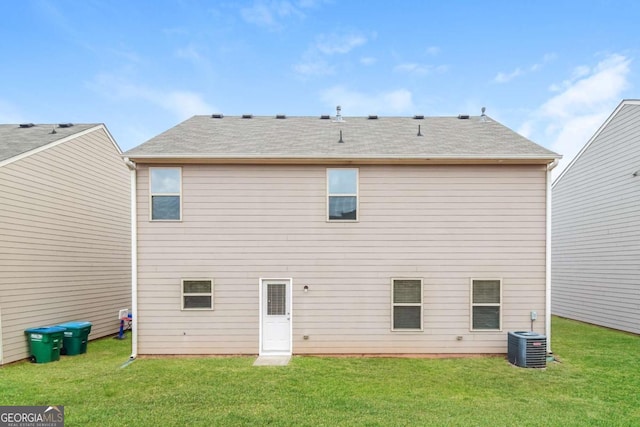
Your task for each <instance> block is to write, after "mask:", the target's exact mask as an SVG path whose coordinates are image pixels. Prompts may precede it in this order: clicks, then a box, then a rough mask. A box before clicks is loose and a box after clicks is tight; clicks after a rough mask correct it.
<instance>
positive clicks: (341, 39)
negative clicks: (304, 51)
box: [315, 33, 367, 55]
mask: <svg viewBox="0 0 640 427" xmlns="http://www.w3.org/2000/svg"><path fill="white" fill-rule="evenodd" d="M366 42H367V38H366V37H365V36H363V35H362V34H355V33H349V34H337V33H333V34H321V35H319V36H318V38H317V40H316V44H315V47H316V49H318V51H319V52H320V53H322V54H324V55H333V54H336V53H339V54H345V53H349V52H350V51H351V50H353V49H354V48H356V47H358V46H362V45H363V44H365V43H366Z"/></svg>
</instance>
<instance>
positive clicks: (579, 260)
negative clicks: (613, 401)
mask: <svg viewBox="0 0 640 427" xmlns="http://www.w3.org/2000/svg"><path fill="white" fill-rule="evenodd" d="M552 235H553V249H552V254H553V269H552V276H551V277H552V313H554V314H557V315H559V316H563V317H568V318H571V319H576V320H580V321H583V322H588V323H593V324H596V325H602V326H606V327H609V328H615V329H620V330H623V331H628V332H633V333H636V334H640V100H624V101H622V102H621V103H620V105H618V107H617V108H616V109H615V111H614V112H613V113H612V114H611V116H610V117H609V118H608V119H607V120H606V121H605V122H604V124H603V125H602V126H601V127H600V129H598V131H597V132H596V133H595V135H593V137H592V138H591V139H590V140H589V141H588V142H587V144H586V145H585V146H584V148H582V150H581V151H580V153H578V155H577V156H576V157H575V159H574V160H573V161H572V162H571V163H570V164H569V166H567V168H566V169H565V170H564V171H563V172H562V174H561V175H560V176H559V177H558V178H557V179H556V180H555V182H554V184H553V234H552Z"/></svg>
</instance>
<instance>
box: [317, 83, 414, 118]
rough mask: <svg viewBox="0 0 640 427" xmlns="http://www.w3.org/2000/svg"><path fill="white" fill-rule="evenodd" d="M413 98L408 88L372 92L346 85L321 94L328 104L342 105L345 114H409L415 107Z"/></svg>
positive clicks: (332, 105) (330, 105)
mask: <svg viewBox="0 0 640 427" xmlns="http://www.w3.org/2000/svg"><path fill="white" fill-rule="evenodd" d="M412 98H413V96H412V94H411V92H410V91H408V90H406V89H397V90H393V91H389V92H377V93H372V94H371V93H363V92H357V91H353V90H350V89H348V88H346V87H344V86H334V87H332V88H329V89H327V90H326V91H324V92H323V93H322V94H321V99H322V101H323V102H324V103H325V104H327V106H329V107H331V108H333V107H335V106H336V105H340V106H342V113H343V114H344V115H345V116H363V115H367V114H403V113H404V114H408V113H411V112H412V110H413V108H414V105H413V99H412Z"/></svg>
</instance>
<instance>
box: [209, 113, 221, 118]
mask: <svg viewBox="0 0 640 427" xmlns="http://www.w3.org/2000/svg"><path fill="white" fill-rule="evenodd" d="M223 117H224V114H220V113H215V114H212V115H211V118H212V119H221V118H223Z"/></svg>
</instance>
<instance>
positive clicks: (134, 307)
mask: <svg viewBox="0 0 640 427" xmlns="http://www.w3.org/2000/svg"><path fill="white" fill-rule="evenodd" d="M124 162H125V164H126V165H127V167H129V170H130V172H131V173H130V176H131V190H130V191H131V317H132V323H131V356H129V360H133V359H135V358H136V357H137V355H138V226H137V222H138V218H137V209H136V196H137V194H136V193H137V185H136V181H137V176H136V164H135V163H134V162H132V161H131V160H129V158H128V157H125V159H124Z"/></svg>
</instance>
